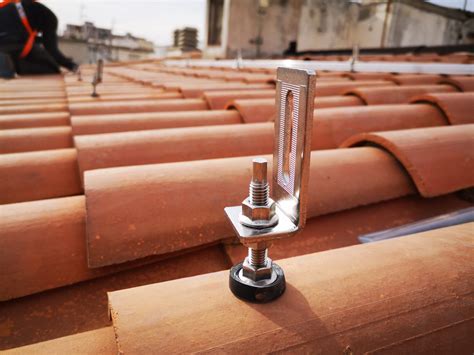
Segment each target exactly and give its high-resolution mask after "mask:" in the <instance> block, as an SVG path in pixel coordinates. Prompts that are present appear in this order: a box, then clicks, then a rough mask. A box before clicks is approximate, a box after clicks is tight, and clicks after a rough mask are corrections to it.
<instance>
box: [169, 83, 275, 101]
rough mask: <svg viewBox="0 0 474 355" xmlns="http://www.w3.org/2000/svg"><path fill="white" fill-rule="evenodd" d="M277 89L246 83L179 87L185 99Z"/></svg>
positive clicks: (268, 85)
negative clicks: (205, 93)
mask: <svg viewBox="0 0 474 355" xmlns="http://www.w3.org/2000/svg"><path fill="white" fill-rule="evenodd" d="M270 89H275V86H274V85H270V84H244V83H209V84H187V85H182V84H180V85H178V86H177V90H179V91H180V92H181V93H182V94H183V96H184V97H185V98H190V99H191V98H199V97H201V96H202V95H203V93H204V92H205V91H207V92H211V91H227V90H232V91H237V90H270Z"/></svg>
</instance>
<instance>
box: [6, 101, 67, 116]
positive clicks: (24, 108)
mask: <svg viewBox="0 0 474 355" xmlns="http://www.w3.org/2000/svg"><path fill="white" fill-rule="evenodd" d="M64 111H68V105H67V104H66V103H60V104H46V105H45V104H35V105H14V106H0V117H1V116H3V115H13V114H15V115H16V114H25V113H39V112H41V113H45V112H64Z"/></svg>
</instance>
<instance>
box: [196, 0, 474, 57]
mask: <svg viewBox="0 0 474 355" xmlns="http://www.w3.org/2000/svg"><path fill="white" fill-rule="evenodd" d="M206 10H207V11H206V14H207V15H206V35H205V45H204V56H205V57H213V58H216V57H220V58H236V57H239V56H242V57H243V58H259V57H262V58H269V57H274V56H281V55H283V53H284V52H285V51H287V52H292V51H293V52H294V51H295V50H297V51H309V50H324V49H338V48H340V49H344V48H352V47H353V46H354V45H356V44H358V45H359V46H360V47H361V48H379V47H402V46H404V47H407V46H436V45H455V44H470V43H474V17H473V13H470V12H466V11H461V10H457V9H450V8H445V7H440V6H436V5H433V4H431V3H427V2H425V1H422V0H385V1H384V0H382V1H380V0H331V1H327V0H207V9H206Z"/></svg>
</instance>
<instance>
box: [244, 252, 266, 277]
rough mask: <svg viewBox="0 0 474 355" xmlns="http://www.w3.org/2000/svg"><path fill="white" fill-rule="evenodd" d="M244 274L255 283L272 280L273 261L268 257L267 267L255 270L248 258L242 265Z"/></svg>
mask: <svg viewBox="0 0 474 355" xmlns="http://www.w3.org/2000/svg"><path fill="white" fill-rule="evenodd" d="M242 274H243V275H244V276H245V277H247V278H249V279H251V280H253V281H260V280H267V279H270V278H271V277H272V259H270V258H268V257H267V259H266V263H265V266H262V267H259V268H255V267H254V266H253V265H251V264H250V262H249V258H248V256H247V257H246V258H245V260H244V262H243V263H242Z"/></svg>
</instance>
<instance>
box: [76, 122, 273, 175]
mask: <svg viewBox="0 0 474 355" xmlns="http://www.w3.org/2000/svg"><path fill="white" fill-rule="evenodd" d="M74 142H75V146H76V148H77V151H78V162H79V169H80V171H81V175H82V173H83V172H84V171H86V170H92V169H99V168H106V167H114V166H126V165H141V164H153V163H165V162H175V161H189V160H200V159H213V158H221V157H235V156H245V155H254V154H265V153H270V152H271V151H272V147H273V124H272V123H256V124H253V125H243V124H237V125H220V126H206V127H189V128H170V129H160V130H148V131H136V132H120V133H108V134H98V135H85V136H76V137H74Z"/></svg>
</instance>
